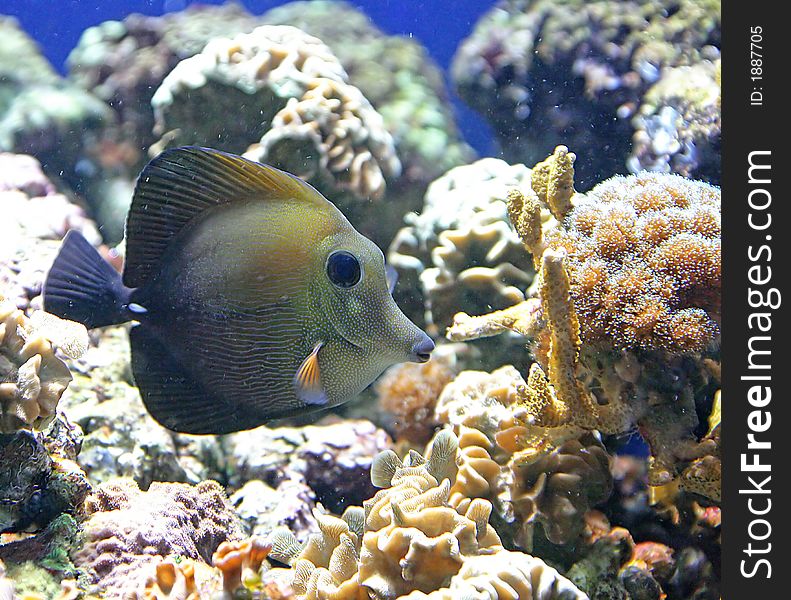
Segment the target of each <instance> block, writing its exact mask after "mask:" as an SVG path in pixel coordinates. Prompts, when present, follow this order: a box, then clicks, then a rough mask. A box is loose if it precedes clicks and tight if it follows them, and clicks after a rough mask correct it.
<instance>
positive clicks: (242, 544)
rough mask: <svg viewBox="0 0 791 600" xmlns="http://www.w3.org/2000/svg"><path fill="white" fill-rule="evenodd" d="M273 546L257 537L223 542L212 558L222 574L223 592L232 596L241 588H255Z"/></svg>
mask: <svg viewBox="0 0 791 600" xmlns="http://www.w3.org/2000/svg"><path fill="white" fill-rule="evenodd" d="M271 550H272V545H271V544H270V543H268V542H266V541H265V540H263V539H261V538H257V537H253V538H249V539H246V540H242V541H233V542H223V543H222V544H220V545H219V546H218V547H217V550H216V551H215V552H214V555H213V556H212V564H213V565H214V566H215V567H217V568H218V569H219V570H220V571H221V572H222V579H223V590H225V592H226V593H227V594H232V593H233V592H234V591H235V590H237V589H240V588H243V587H245V588H251V587H254V586H255V585H256V584H257V583H258V582H259V581H260V575H259V571H260V570H261V566H262V565H263V564H264V561H265V560H266V557H267V556H269V552H270V551H271Z"/></svg>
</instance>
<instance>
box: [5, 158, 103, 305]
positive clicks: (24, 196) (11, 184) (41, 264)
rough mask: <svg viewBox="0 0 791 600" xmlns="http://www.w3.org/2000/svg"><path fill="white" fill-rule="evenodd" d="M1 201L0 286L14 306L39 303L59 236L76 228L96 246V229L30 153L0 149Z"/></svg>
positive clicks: (97, 241)
mask: <svg viewBox="0 0 791 600" xmlns="http://www.w3.org/2000/svg"><path fill="white" fill-rule="evenodd" d="M0 206H2V207H3V219H2V220H0V290H2V293H3V294H4V295H5V296H6V298H7V299H8V300H10V301H11V302H13V303H14V304H16V306H17V307H19V308H22V309H27V308H28V307H29V306H31V302H32V306H33V307H34V308H41V303H40V300H38V299H37V297H38V296H39V294H40V293H41V285H42V283H43V281H44V275H45V273H46V272H47V270H48V269H49V267H50V265H51V264H52V261H53V260H54V259H55V255H56V254H57V251H58V249H59V248H60V240H61V238H62V237H63V236H64V235H65V234H66V232H67V231H69V230H70V229H76V230H77V231H79V232H80V233H82V234H83V235H84V236H85V238H86V239H87V240H89V241H90V242H91V243H93V244H94V245H98V244H99V243H100V241H101V237H100V236H99V232H98V230H97V228H96V226H95V225H94V223H93V221H91V220H90V219H89V218H88V217H87V216H86V214H85V211H84V210H83V208H81V207H80V206H79V205H77V204H75V203H74V202H73V201H72V200H71V199H69V198H68V197H67V196H66V195H64V194H62V193H60V192H59V191H58V190H57V189H56V187H55V185H54V184H53V183H52V181H50V180H49V179H48V178H47V177H46V176H45V175H44V173H43V172H42V171H41V165H40V163H39V162H38V161H37V160H36V159H35V158H33V157H32V156H27V155H24V154H12V153H3V152H0Z"/></svg>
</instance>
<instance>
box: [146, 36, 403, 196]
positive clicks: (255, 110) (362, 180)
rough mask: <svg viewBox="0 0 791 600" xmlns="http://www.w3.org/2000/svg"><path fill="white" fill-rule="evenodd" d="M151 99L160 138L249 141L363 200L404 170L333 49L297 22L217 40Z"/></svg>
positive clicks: (225, 145)
mask: <svg viewBox="0 0 791 600" xmlns="http://www.w3.org/2000/svg"><path fill="white" fill-rule="evenodd" d="M151 103H152V106H153V107H154V113H155V118H156V130H157V131H158V132H159V133H160V134H162V135H163V139H162V140H161V144H160V146H162V145H165V144H167V145H173V144H175V145H181V144H184V143H196V142H197V143H203V142H204V141H206V140H212V144H213V145H214V146H216V147H219V148H222V149H227V150H231V151H235V152H243V151H244V150H245V149H247V148H248V146H249V145H250V144H254V143H255V146H254V147H253V148H251V149H249V150H248V153H247V156H248V157H249V158H252V159H253V160H258V161H262V162H268V163H272V164H275V165H277V166H280V167H282V168H284V169H286V170H288V171H289V172H292V173H294V174H296V175H298V176H300V177H302V178H304V179H309V180H311V181H313V182H315V183H317V184H318V185H319V186H320V187H321V186H324V187H329V188H330V189H331V190H333V191H335V192H338V191H348V192H350V193H351V194H353V195H355V196H357V197H360V198H379V197H381V196H382V194H383V193H384V189H385V177H391V176H392V177H394V176H397V175H398V174H399V172H400V168H401V166H400V163H399V161H398V157H397V156H396V154H395V150H394V148H393V141H392V138H391V136H390V134H389V133H388V132H387V130H386V129H385V128H384V125H383V123H382V118H381V116H380V115H379V114H378V113H377V112H376V111H375V110H374V109H373V107H372V106H371V105H370V103H369V102H368V100H367V99H366V98H365V97H364V96H363V94H362V92H360V90H359V89H357V88H356V87H354V86H353V85H351V84H349V83H348V77H347V75H346V73H345V71H344V70H343V67H342V66H341V64H340V62H338V59H337V58H335V56H334V55H333V54H332V52H331V51H330V49H329V48H328V47H327V46H325V45H324V44H323V43H322V42H321V41H320V40H319V39H318V38H315V37H312V36H309V35H307V34H305V33H303V32H302V31H300V30H299V29H296V28H294V27H289V26H275V25H271V26H262V27H259V28H256V29H255V30H254V31H253V32H251V33H249V34H243V35H238V36H236V37H235V38H233V39H227V38H215V39H214V40H212V41H211V42H210V43H209V44H208V45H207V46H206V48H204V50H203V51H202V52H201V53H200V54H197V55H195V56H193V57H191V58H188V59H185V60H183V61H182V62H181V63H179V64H178V65H177V66H176V67H175V68H174V69H173V71H171V73H170V74H169V75H168V76H167V77H166V78H165V79H164V80H163V82H162V84H161V85H160V87H159V89H158V90H157V91H156V92H155V94H154V96H153V98H152V100H151ZM207 107H210V108H211V110H212V111H213V113H214V114H216V115H217V116H216V118H214V117H213V116H212V115H207V114H206V110H207ZM228 114H235V115H236V118H234V119H233V120H231V121H229V120H228V119H227V118H226V115H228ZM259 140H260V143H259Z"/></svg>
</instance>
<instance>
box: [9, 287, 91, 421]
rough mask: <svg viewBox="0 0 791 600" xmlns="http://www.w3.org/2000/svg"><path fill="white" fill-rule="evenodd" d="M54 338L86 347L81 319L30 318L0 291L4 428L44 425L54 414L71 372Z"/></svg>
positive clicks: (72, 347) (73, 348) (76, 348)
mask: <svg viewBox="0 0 791 600" xmlns="http://www.w3.org/2000/svg"><path fill="white" fill-rule="evenodd" d="M35 314H36V313H34V315H35ZM59 324H62V325H63V327H58V325H59ZM53 338H54V339H56V340H58V341H59V342H60V343H61V344H62V345H63V346H64V347H65V348H67V350H68V351H69V352H70V353H71V354H76V355H78V354H80V353H81V351H84V350H85V348H86V347H87V332H86V331H85V328H84V327H82V326H81V325H79V324H77V323H68V322H64V321H62V320H60V319H58V318H57V317H54V316H52V315H42V316H39V317H35V316H34V317H33V318H31V319H28V318H27V317H25V315H24V314H23V313H22V311H21V310H18V309H17V308H16V306H14V305H13V304H12V303H11V302H8V301H7V300H4V299H3V297H2V296H0V432H11V431H14V430H16V429H20V428H29V427H36V428H42V427H44V426H45V425H46V424H47V423H49V421H50V420H51V419H52V418H53V417H54V416H55V410H56V407H57V405H58V401H59V400H60V397H61V395H62V394H63V392H64V390H65V389H66V387H67V386H68V385H69V382H70V381H71V379H72V377H71V373H70V372H69V368H68V367H67V366H66V363H64V362H63V361H62V360H61V359H60V358H58V357H57V355H56V354H55V349H54V346H53V343H52V340H53Z"/></svg>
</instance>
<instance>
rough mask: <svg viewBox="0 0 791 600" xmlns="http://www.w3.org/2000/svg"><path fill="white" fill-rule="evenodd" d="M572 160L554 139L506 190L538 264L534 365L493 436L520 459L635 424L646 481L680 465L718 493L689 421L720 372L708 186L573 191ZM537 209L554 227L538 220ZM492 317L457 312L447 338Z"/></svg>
mask: <svg viewBox="0 0 791 600" xmlns="http://www.w3.org/2000/svg"><path fill="white" fill-rule="evenodd" d="M574 159H575V156H574V155H573V154H571V153H569V152H568V150H567V149H566V148H565V147H558V148H557V149H556V151H555V154H554V155H553V156H552V157H550V159H548V161H547V162H545V163H543V164H542V165H539V166H537V167H536V169H535V170H538V169H539V167H540V169H541V170H542V171H544V172H546V174H547V179H546V180H545V181H544V183H542V182H541V181H540V180H537V179H536V178H535V176H534V183H535V184H536V185H534V186H533V187H534V189H533V190H532V192H531V193H530V194H528V195H525V194H523V193H522V192H521V191H519V190H515V191H514V192H513V193H511V194H510V195H509V211H510V213H511V219H512V221H513V222H514V224H515V226H516V228H517V231H518V232H519V234H520V236H521V237H522V239H523V241H524V243H525V247H526V249H527V250H528V251H529V252H531V253H532V254H533V257H534V261H535V262H536V264H537V265H540V269H541V273H540V283H539V296H540V302H541V310H540V311H539V312H538V313H536V312H535V310H534V307H533V306H530V307H527V308H526V309H525V311H524V313H525V314H529V315H533V316H534V318H535V319H536V322H533V323H529V324H528V325H527V326H526V327H527V328H528V329H533V330H534V332H537V335H536V340H535V342H534V347H533V354H534V356H535V357H536V359H537V361H538V362H536V363H534V364H533V365H532V367H531V369H530V374H529V377H528V380H527V384H526V385H521V384H520V385H519V386H518V388H517V394H518V395H519V396H520V400H519V404H520V405H521V406H522V408H523V409H524V411H525V414H523V415H515V419H514V429H513V430H512V431H511V432H510V433H508V434H506V433H505V432H502V433H501V438H502V439H505V438H506V436H508V437H509V438H511V439H510V442H509V443H510V445H511V446H512V449H513V450H514V451H515V452H516V453H517V455H518V460H519V461H520V462H522V463H525V464H529V463H531V462H533V461H534V460H536V459H537V458H538V457H540V456H541V454H542V453H544V452H546V451H548V450H550V449H552V448H554V447H557V446H558V445H560V444H562V443H564V442H565V441H566V440H569V439H576V438H578V437H579V435H580V433H581V431H584V430H599V431H601V432H602V433H606V434H616V433H622V432H626V431H630V430H631V429H632V428H633V427H635V426H636V427H637V428H638V429H639V431H640V433H641V434H642V436H643V437H644V438H645V440H646V441H647V442H648V444H649V446H650V448H651V458H650V471H649V482H650V483H651V484H652V485H657V486H659V485H665V484H668V483H670V482H672V481H673V480H675V479H676V478H678V477H679V476H680V477H681V479H682V481H689V482H690V483H691V485H692V489H695V491H699V492H702V493H706V494H707V495H709V497H711V498H713V499H715V500H716V499H718V497H719V492H718V487H719V483H718V474H719V458H718V455H719V452H718V435H719V434H718V433H717V432H718V429H716V431H715V428H714V427H712V432H711V433H710V434H709V435H708V436H707V437H705V438H703V439H701V440H698V439H697V435H696V429H697V428H698V425H699V418H698V416H697V415H698V413H699V412H700V411H706V412H704V413H703V414H704V415H706V414H707V412H708V410H710V409H711V406H712V402H713V394H714V391H716V389H717V388H716V387H715V386H717V385H718V381H717V380H718V376H719V375H718V374H719V369H718V360H719V349H718V345H719V325H718V323H719V320H720V315H719V311H720V307H719V285H720V267H721V265H720V260H721V259H720V250H719V244H720V242H719V234H720V224H719V219H720V216H719V210H720V200H719V190H718V189H717V188H714V187H712V186H709V185H707V184H703V183H699V182H691V181H688V180H685V179H683V178H681V177H678V176H674V175H659V174H648V173H644V174H641V175H637V176H630V177H626V178H623V177H615V178H613V179H610V180H608V181H606V182H604V183H602V184H600V185H599V186H597V187H596V188H594V190H592V191H591V192H590V193H589V194H585V195H582V194H575V192H574V189H573V185H572V184H571V183H572V182H573V168H574ZM535 170H534V171H535ZM542 206H543V207H544V208H548V209H549V210H551V212H552V213H553V216H554V217H555V218H556V219H557V221H558V224H557V226H555V227H552V228H549V229H547V230H544V229H543V228H542V224H541V220H540V218H539V215H540V211H541V208H542ZM493 318H494V321H495V325H496V326H493V327H489V328H487V327H484V326H482V325H481V321H486V319H487V317H481V318H478V319H470V318H469V317H468V316H467V315H463V316H462V319H461V321H458V322H457V323H456V325H455V327H454V329H453V330H452V332H453V335H452V336H451V337H454V338H458V337H469V336H471V335H474V332H476V331H484V332H487V333H488V332H489V330H491V329H498V328H500V329H502V328H504V327H503V325H504V323H505V321H504V320H503V318H502V314H497V313H495V314H494V315H493ZM523 326H524V325H523ZM545 373H546V375H545ZM669 373H672V374H673V375H672V376H668V374H669ZM707 406H708V409H707V408H706V407H707ZM716 412H718V409H716ZM716 419H717V417H715V420H716ZM698 435H699V434H698ZM520 448H521V449H520ZM707 457H708V458H707ZM701 459H702V460H701Z"/></svg>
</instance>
